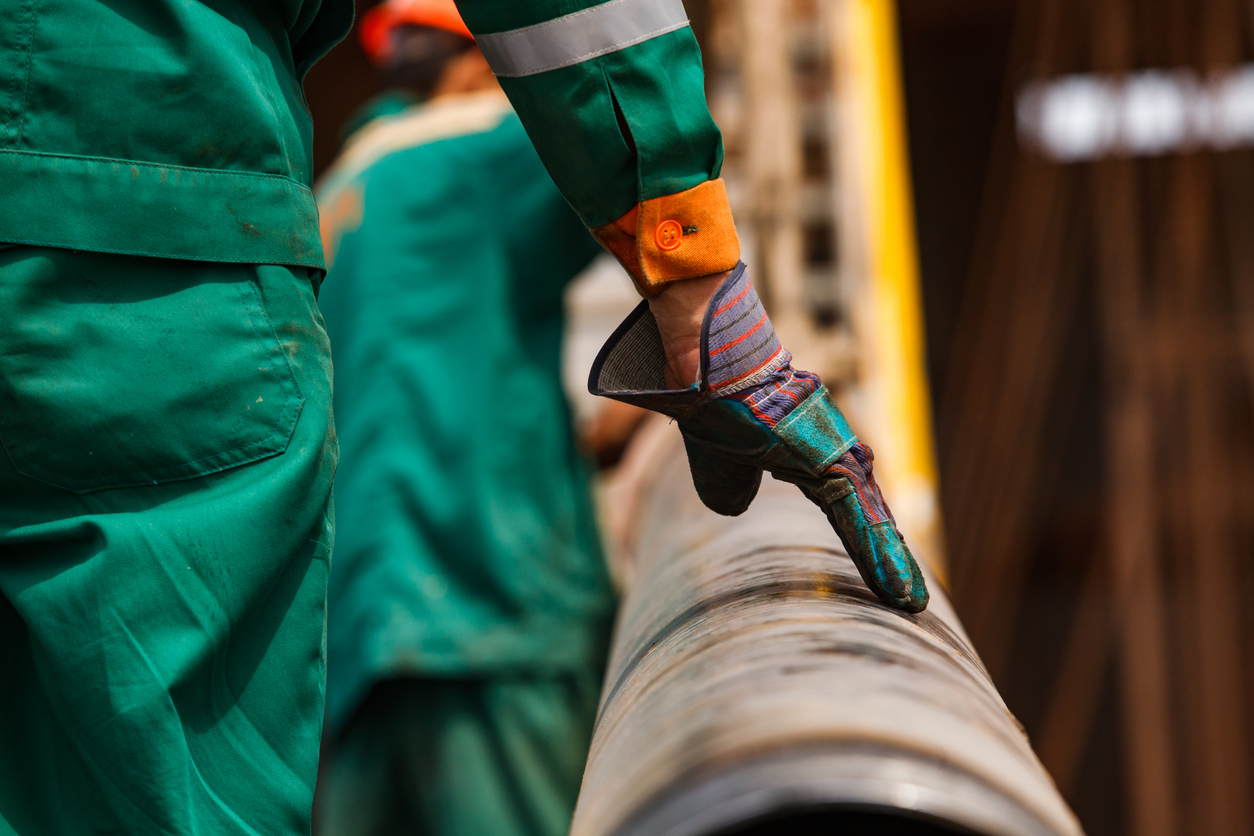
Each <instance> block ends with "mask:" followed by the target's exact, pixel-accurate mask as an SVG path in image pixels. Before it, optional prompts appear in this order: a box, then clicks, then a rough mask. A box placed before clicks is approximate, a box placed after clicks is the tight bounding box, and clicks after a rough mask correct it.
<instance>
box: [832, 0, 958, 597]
mask: <svg viewBox="0 0 1254 836" xmlns="http://www.w3.org/2000/svg"><path fill="white" fill-rule="evenodd" d="M836 8H837V10H838V12H837V13H838V14H841V15H842V19H841V20H839V21H838V24H839V25H838V29H837V31H838V32H839V33H840V36H839V37H840V42H838V43H837V45H836V46H837V49H838V51H841V52H843V55H841V56H839V57H840V58H841V61H840V65H841V67H842V70H843V72H844V73H845V74H846V77H845V78H844V79H842V81H843V85H842V86H843V89H844V90H845V91H846V95H845V97H844V104H845V106H846V107H850V108H851V109H852V112H850V113H849V114H848V117H849V118H847V119H846V120H845V122H844V124H845V126H846V131H847V132H849V131H852V132H853V133H854V134H855V135H854V136H848V135H847V134H846V136H843V137H841V139H843V140H846V141H850V142H853V143H854V148H855V149H856V153H855V154H854V155H853V158H852V162H851V166H856V169H857V170H856V171H853V172H848V173H849V174H852V175H854V176H853V177H851V178H849V180H851V181H852V182H846V184H844V185H845V187H852V188H855V189H857V190H858V192H859V200H858V201H856V202H855V203H854V204H853V205H855V206H859V208H860V212H859V215H860V218H859V219H858V221H857V222H858V223H860V224H861V225H862V231H863V242H862V245H863V249H864V259H865V266H864V269H865V271H866V276H865V283H864V284H863V285H862V287H863V289H864V292H865V294H866V298H865V299H863V300H862V304H863V305H864V308H863V311H864V328H865V331H866V334H865V336H864V337H863V338H862V339H861V340H860V343H861V344H862V345H863V346H864V348H865V354H866V355H867V356H866V358H865V361H866V362H865V365H866V368H867V371H868V375H867V378H868V380H867V387H866V390H867V392H866V394H867V401H868V404H867V405H868V407H870V408H869V410H868V418H870V419H871V421H870V422H869V425H868V427H867V428H868V429H870V430H872V432H871V436H872V438H873V439H874V445H875V447H876V449H877V450H879V451H881V452H880V454H879V456H878V457H877V460H876V475H877V477H878V478H879V480H880V483H881V485H882V486H883V488H884V490H885V493H886V494H887V495H888V499H889V502H890V504H891V505H892V506H893V509H894V512H895V513H896V515H897V516H898V518H899V522H900V524H901V526H902V528H903V530H904V533H906V535H907V537H908V538H909V539H910V540H911V542H912V543H913V544H915V550H916V551H918V552H920V553H921V554H920V556H921V557H923V558H925V559H927V560H928V562H929V563H930V564H931V565H932V566H933V568H935V569H936V570H937V572H938V574H940V575H941V577H942V578H943V577H944V574H945V573H944V568H945V561H944V558H943V546H942V542H943V541H942V537H941V526H940V512H939V506H938V502H937V471H936V452H935V445H934V442H933V437H932V417H931V416H932V412H931V395H930V391H929V386H928V380H927V371H926V365H925V346H924V325H923V311H922V299H921V290H920V279H919V262H918V247H917V243H916V240H915V230H914V195H913V191H912V189H911V183H910V164H909V154H908V151H907V144H906V124H905V103H904V97H903V92H902V80H901V60H900V53H899V47H898V35H897V13H896V4H895V2H894V0H841V2H839V3H838V4H837V5H836ZM847 159H851V158H849V157H847ZM846 205H847V206H849V205H850V204H849V203H846Z"/></svg>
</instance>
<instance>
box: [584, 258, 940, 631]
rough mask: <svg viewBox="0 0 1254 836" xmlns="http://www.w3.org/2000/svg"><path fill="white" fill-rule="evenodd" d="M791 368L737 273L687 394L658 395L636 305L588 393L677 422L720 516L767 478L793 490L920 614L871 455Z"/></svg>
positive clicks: (744, 502)
mask: <svg viewBox="0 0 1254 836" xmlns="http://www.w3.org/2000/svg"><path fill="white" fill-rule="evenodd" d="M791 361H792V355H790V354H789V353H788V352H787V351H785V350H784V348H783V346H781V345H780V343H779V339H778V338H777V337H776V336H775V331H774V329H773V328H772V327H771V322H770V320H769V319H768V318H767V315H766V311H765V310H764V309H763V307H762V302H761V301H760V300H759V299H758V295H757V293H756V292H755V291H754V289H753V284H752V283H751V282H750V281H749V277H748V275H747V273H746V270H745V265H744V264H743V263H741V264H738V265H737V266H736V268H735V270H733V271H732V273H731V275H730V276H729V277H728V278H727V279H726V280H725V281H724V282H723V284H722V285H721V286H720V287H719V289H718V290H717V291H716V292H715V294H714V298H713V299H711V300H710V304H709V307H708V308H707V309H706V313H705V318H704V321H703V323H702V326H701V372H700V379H699V380H698V381H697V382H696V383H695V384H693V385H692V386H691V387H689V388H687V389H667V388H666V383H665V381H664V377H663V374H664V369H665V366H666V355H665V352H664V351H663V347H662V338H661V335H660V333H659V332H658V327H657V323H656V321H655V320H654V319H653V314H652V313H651V312H650V311H649V305H648V302H642V303H641V304H640V306H639V307H637V308H636V309H635V310H634V311H633V312H632V313H631V315H630V316H628V317H627V319H626V320H625V321H624V322H623V323H622V324H621V325H620V326H619V327H618V329H617V330H616V331H615V332H614V334H613V335H612V336H611V337H610V339H609V341H608V342H606V344H605V346H604V347H603V348H602V349H601V352H600V354H599V355H598V356H597V359H596V362H595V363H594V364H593V366H592V374H591V377H590V379H589V382H588V388H589V390H591V392H592V393H593V394H596V395H602V396H605V397H608V398H613V399H615V400H619V401H624V402H626V403H630V404H635V405H637V406H642V407H645V408H646V409H652V410H654V411H657V412H661V413H663V414H665V415H669V416H671V417H672V418H674V419H676V421H677V422H678V424H679V429H680V432H682V433H683V437H684V445H685V447H686V449H687V452H688V466H689V469H690V470H691V471H692V481H693V484H694V485H695V486H696V489H697V494H698V495H699V496H700V497H701V501H702V502H704V503H705V504H706V506H707V507H708V508H710V510H712V511H715V512H716V513H719V514H723V515H725V516H732V517H734V516H736V515H738V514H741V513H743V512H744V511H745V509H746V508H748V507H749V503H751V502H752V501H753V498H754V496H756V495H757V492H758V487H759V485H761V483H762V472H763V471H770V472H771V474H772V475H773V476H774V477H775V478H776V479H781V480H783V481H785V482H792V483H793V484H795V485H796V486H797V487H799V488H800V489H801V492H802V493H803V494H805V495H806V497H807V498H809V500H810V501H811V502H813V503H814V504H815V505H817V506H819V508H821V509H822V510H823V513H824V514H826V515H827V519H828V520H829V521H830V522H831V524H832V528H834V529H835V530H836V534H837V535H838V536H839V537H840V540H841V542H842V543H844V544H845V550H846V551H847V552H848V553H849V556H850V557H851V558H853V562H854V564H855V565H856V566H857V567H858V571H859V572H860V573H861V574H862V579H863V580H864V581H865V582H866V585H867V586H868V587H870V589H871V591H872V592H874V593H875V594H876V595H877V596H878V597H879V599H880V600H881V601H883V602H884V603H885V604H887V605H889V606H891V607H896V608H898V609H901V610H905V611H906V612H922V611H923V609H924V608H925V607H927V602H928V592H927V586H926V585H925V584H924V581H923V575H922V573H921V572H920V571H919V567H918V564H917V563H915V560H914V557H913V556H911V554H910V550H909V549H908V548H906V544H905V541H904V540H903V539H902V536H901V532H899V531H898V530H897V524H896V522H895V521H894V520H893V516H892V513H891V512H890V511H889V510H888V506H887V504H886V503H885V502H884V497H883V495H882V494H881V493H880V489H879V487H878V486H877V485H876V484H875V479H874V477H873V476H872V473H871V463H872V460H873V456H872V454H871V449H870V448H869V447H867V446H866V445H865V444H862V443H861V442H859V441H858V439H857V437H856V436H855V435H854V434H853V432H852V431H851V430H850V429H849V425H848V423H846V421H845V417H844V416H843V415H842V414H841V412H840V410H839V409H837V407H836V404H834V403H833V402H832V398H831V395H830V394H829V392H828V391H827V387H825V386H824V385H823V384H822V383H821V382H820V381H819V379H818V377H817V376H816V375H813V374H810V373H809V372H803V371H799V370H795V369H793V368H792V363H791Z"/></svg>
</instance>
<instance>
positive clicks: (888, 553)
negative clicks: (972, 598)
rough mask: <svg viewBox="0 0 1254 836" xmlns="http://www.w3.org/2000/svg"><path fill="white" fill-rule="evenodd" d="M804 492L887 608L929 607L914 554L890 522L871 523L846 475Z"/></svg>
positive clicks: (905, 609) (920, 610)
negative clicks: (830, 526) (829, 524)
mask: <svg viewBox="0 0 1254 836" xmlns="http://www.w3.org/2000/svg"><path fill="white" fill-rule="evenodd" d="M803 491H804V492H805V494H806V496H808V497H809V498H810V500H811V501H812V502H814V503H815V504H816V505H818V506H819V507H820V508H822V509H823V512H824V513H825V514H826V515H827V518H828V520H829V521H830V522H831V524H832V528H834V529H835V530H836V534H837V536H839V537H840V541H841V542H842V543H844V544H845V549H846V551H848V552H849V556H850V557H851V558H852V559H853V562H854V565H855V566H857V567H858V572H859V573H860V574H861V575H862V580H863V581H865V582H866V585H867V586H868V587H870V589H871V591H872V592H874V593H875V595H876V596H877V597H878V598H879V599H880V600H881V601H883V602H884V603H885V604H887V605H888V606H890V607H895V608H896V609H899V610H904V611H906V612H912V613H917V612H923V610H924V609H926V608H927V603H928V598H929V596H928V591H927V584H926V583H925V582H924V580H923V573H922V572H921V571H919V565H918V563H916V562H915V560H914V556H913V555H911V554H910V550H909V549H908V548H906V544H905V541H904V540H902V538H901V535H900V534H899V533H898V531H897V528H896V526H894V525H893V524H892V523H891V522H874V523H873V522H872V521H871V520H870V519H869V518H868V516H867V513H866V511H865V509H864V508H863V507H862V504H861V503H860V502H859V500H858V495H857V492H856V491H854V490H853V486H852V485H851V484H850V483H849V480H848V479H845V478H843V477H837V478H834V479H827V480H824V482H823V483H822V484H821V485H820V486H817V487H815V488H803Z"/></svg>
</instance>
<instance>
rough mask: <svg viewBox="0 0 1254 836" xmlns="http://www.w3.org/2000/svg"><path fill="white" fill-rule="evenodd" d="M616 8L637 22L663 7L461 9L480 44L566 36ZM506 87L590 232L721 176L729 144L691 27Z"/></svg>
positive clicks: (469, 1) (502, 0)
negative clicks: (639, 15)
mask: <svg viewBox="0 0 1254 836" xmlns="http://www.w3.org/2000/svg"><path fill="white" fill-rule="evenodd" d="M678 2H679V0H674V5H676V6H677V5H678ZM615 3H621V4H624V5H620V6H618V10H619V11H622V10H626V11H628V12H630V11H631V10H632V9H633V8H635V7H643V6H645V5H652V6H658V5H661V4H664V3H665V0H661V3H659V0H647V2H640V0H610V2H609V3H602V2H597V0H457V5H458V8H459V9H460V10H461V13H462V17H463V18H464V19H465V21H466V24H467V26H469V27H470V30H471V31H472V32H474V33H475V35H476V37H479V38H480V39H481V40H483V39H482V36H485V35H497V34H500V33H505V34H513V33H514V32H515V31H517V30H524V29H526V28H528V27H537V26H545V25H550V28H549V31H550V32H560V31H561V30H560V27H561V25H562V20H561V19H563V18H565V16H567V15H575V16H576V17H577V18H578V17H579V16H578V14H577V13H579V12H584V11H587V10H595V9H597V7H602V6H610V5H613V4H615ZM680 11H681V12H682V8H680ZM589 17H592V16H589ZM602 17H603V16H602ZM552 24H556V26H553V25H552ZM600 34H601V35H604V34H606V33H605V32H601V33H600ZM485 54H487V50H486V49H485ZM489 60H491V56H490V55H489ZM495 68H496V66H495V65H494V69H495ZM500 75H502V74H501V72H500V71H499V70H498V76H500ZM500 81H501V86H502V87H503V88H504V89H505V93H506V94H507V95H508V96H509V98H510V101H511V102H512V103H513V105H514V108H515V110H517V112H518V115H519V116H520V117H521V119H522V122H523V125H524V126H525V127H526V129H527V133H528V135H529V136H530V137H531V141H532V143H533V144H534V145H535V147H536V150H537V151H538V152H539V154H540V158H541V160H543V162H544V165H545V167H546V168H547V169H548V171H549V174H550V175H551V176H552V177H553V181H554V182H555V183H556V184H557V186H558V188H559V189H560V190H561V192H562V194H563V195H565V197H566V199H567V200H568V201H569V202H570V204H571V205H572V206H573V207H574V208H575V211H576V212H578V213H579V216H580V218H581V219H582V220H583V222H584V223H585V224H586V225H587V226H588V227H590V228H596V227H600V226H604V225H605V224H608V223H610V222H611V221H614V220H616V219H618V218H619V217H621V216H622V215H624V214H625V213H626V212H628V211H629V210H630V209H631V208H632V207H633V206H635V205H636V204H637V203H639V202H641V201H645V200H650V199H653V198H657V197H665V196H667V195H672V194H676V193H678V192H682V191H685V190H687V189H690V188H693V187H694V186H697V185H700V184H701V183H703V182H705V181H707V180H710V179H713V178H716V177H718V175H719V170H720V168H721V167H722V162H723V143H722V136H721V134H720V133H719V130H718V126H717V125H715V124H714V120H713V119H712V118H711V117H710V112H709V108H708V107H707V105H706V101H705V91H704V74H703V71H702V68H701V52H700V49H699V48H698V47H697V41H696V38H694V37H693V34H692V29H691V28H690V27H688V26H686V25H683V26H681V27H680V28H676V29H674V30H673V31H668V32H665V33H664V34H660V35H657V36H651V37H648V38H647V39H645V40H641V41H640V42H638V43H633V44H632V45H629V46H625V47H621V48H614V49H613V50H612V51H608V52H606V53H604V54H597V55H595V57H592V58H589V59H587V60H582V61H579V62H578V63H572V64H568V65H564V66H560V67H557V68H555V69H549V70H544V71H540V72H531V73H528V74H525V75H521V76H515V77H501V78H500Z"/></svg>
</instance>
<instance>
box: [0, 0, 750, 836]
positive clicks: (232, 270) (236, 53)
mask: <svg viewBox="0 0 1254 836" xmlns="http://www.w3.org/2000/svg"><path fill="white" fill-rule="evenodd" d="M459 5H460V6H461V8H462V11H463V14H464V16H465V18H466V21H467V23H468V24H469V25H470V27H471V29H472V30H473V31H475V32H476V33H508V32H509V31H512V30H516V29H519V28H522V30H523V31H524V32H530V33H533V34H534V33H536V32H539V33H541V34H542V35H543V34H544V33H548V34H549V35H555V36H556V38H557V41H558V42H561V41H562V40H563V39H569V38H570V37H574V36H573V35H570V34H569V33H567V32H566V30H565V29H563V27H567V26H568V24H567V23H563V22H562V21H569V20H575V21H582V22H584V23H589V24H593V27H592V30H589V31H590V32H591V35H592V36H594V41H593V42H594V43H595V44H596V45H597V46H596V48H595V49H593V50H591V51H585V52H584V53H580V54H578V55H576V56H575V58H576V59H577V60H574V62H573V63H571V59H570V57H569V56H567V57H566V58H562V59H560V60H558V61H557V62H556V63H552V66H551V67H546V66H543V65H540V66H537V65H534V64H533V65H531V66H530V67H529V68H528V67H526V66H524V67H523V68H522V69H523V71H524V74H522V75H517V76H511V77H509V78H505V79H503V85H504V86H505V88H506V92H507V93H508V94H509V95H510V97H511V99H512V100H513V102H514V105H515V107H516V109H517V110H518V113H519V115H520V117H521V119H522V122H523V124H524V126H525V127H526V128H527V131H528V133H529V134H530V136H531V138H532V140H533V142H535V144H536V146H537V149H538V150H539V152H540V157H541V159H542V160H544V162H545V165H546V167H547V168H548V169H549V171H550V173H551V174H552V175H553V178H554V180H555V182H556V183H557V184H558V186H559V188H560V189H561V190H562V192H563V194H564V195H565V196H566V198H567V199H568V200H569V201H570V202H571V205H572V206H573V207H574V208H575V210H576V211H577V212H578V213H579V215H580V217H581V218H582V219H583V220H584V222H585V223H587V224H589V225H592V226H596V225H598V224H599V225H603V226H604V225H606V224H608V223H609V222H611V221H614V219H615V218H618V219H619V220H621V219H622V213H629V212H630V211H631V209H632V206H633V204H635V203H636V202H638V201H649V200H656V199H660V198H663V197H666V196H668V195H671V194H673V193H675V192H679V191H681V190H684V189H689V190H691V189H692V188H693V187H694V185H699V184H702V183H704V182H706V181H708V180H709V179H710V178H712V177H716V176H717V173H718V167H719V162H720V159H721V150H720V146H719V140H718V133H717V129H716V128H714V126H713V123H712V122H711V121H710V119H709V115H708V113H707V112H706V108H705V103H704V99H703V96H702V91H701V71H700V58H699V55H698V53H697V49H696V43H695V40H693V38H692V35H691V32H690V31H689V30H688V29H687V28H684V27H683V26H682V25H678V24H666V25H665V26H653V27H648V26H646V27H645V29H646V31H643V32H642V31H639V27H637V28H636V29H632V26H631V23H632V20H633V18H632V15H635V16H636V17H635V18H634V19H635V21H636V22H637V23H639V22H641V21H643V22H646V23H647V22H648V21H649V20H650V19H651V18H650V16H651V15H653V16H656V15H657V14H658V10H659V8H661V11H662V12H663V13H664V14H663V17H667V16H669V18H673V17H674V15H675V8H676V7H678V8H679V10H680V12H682V7H681V6H679V4H678V0H612V2H609V3H604V4H600V3H596V2H590V0H530V1H529V2H521V0H464V2H462V3H460V4H459ZM602 6H604V8H605V9H611V11H615V12H616V13H618V12H623V13H626V15H627V17H626V18H614V17H613V16H610V17H607V16H606V15H605V14H603V13H602V11H603V9H602ZM662 7H665V8H662ZM582 9H591V13H590V14H587V15H575V16H574V17H572V18H566V17H564V16H566V15H569V14H571V13H574V12H579V11H580V10H582ZM351 16H352V4H351V3H350V2H348V0H321V2H319V0H268V2H246V0H203V2H188V0H13V2H12V3H10V4H9V8H6V12H5V14H4V15H0V184H2V187H0V244H8V245H11V246H8V247H7V248H4V249H0V294H2V295H3V296H4V302H5V303H6V307H5V316H4V317H3V318H2V319H0V443H2V444H3V447H4V453H5V455H4V456H3V457H2V458H0V833H2V832H16V833H19V834H22V836H31V834H39V836H43V834H73V836H79V834H85V833H126V834H149V833H152V834H158V833H159V834H170V833H178V834H191V833H214V834H218V833H250V834H251V833H255V834H265V836H275V835H276V834H277V835H278V836H282V834H301V833H307V832H308V828H309V810H310V804H311V799H312V793H313V783H314V776H315V769H316V757H317V747H318V739H319V733H320V726H321V716H322V702H323V684H322V678H323V672H322V665H323V658H324V653H323V625H324V617H323V602H324V600H325V584H326V576H327V555H328V552H329V549H330V545H331V523H330V514H329V506H328V497H329V494H330V483H331V476H332V473H333V471H334V467H335V456H336V452H335V448H336V445H335V438H334V431H333V429H332V423H331V418H330V407H331V404H330V399H331V395H330V384H329V381H330V367H329V354H328V344H327V340H326V336H325V332H324V331H323V328H322V324H321V319H320V315H319V313H318V311H317V308H316V305H315V302H314V294H315V291H316V290H317V287H318V282H319V279H320V277H321V275H322V271H323V270H324V269H325V265H324V261H323V255H322V248H321V244H320V240H319V232H318V218H317V209H316V204H315V201H314V198H313V194H312V192H311V190H310V187H309V184H310V178H311V162H310V161H311V158H312V149H311V129H312V126H311V120H310V118H309V113H308V110H307V108H306V106H305V102H304V96H303V94H302V91H301V86H300V85H301V79H302V78H303V76H304V73H305V71H306V70H307V69H308V68H309V66H310V65H311V64H312V63H313V62H314V61H315V60H317V58H318V57H319V56H320V55H322V54H324V53H325V52H326V50H327V49H329V48H330V46H331V45H333V44H334V43H335V42H336V41H337V40H338V39H340V38H341V37H343V35H344V34H345V32H346V31H347V30H348V27H349V25H350V22H351ZM549 20H556V21H558V24H557V28H556V29H554V28H553V27H548V28H545V27H540V28H539V29H537V28H535V27H534V26H533V25H534V24H543V23H544V22H545V21H549ZM624 21H626V22H625V23H624ZM672 26H674V27H675V28H668V27H672ZM597 27H600V28H599V29H597ZM624 27H625V28H624ZM620 30H621V31H623V32H626V31H627V30H631V32H630V33H629V35H625V36H623V37H621V38H616V36H615V34H614V33H615V32H616V31H620ZM588 34H589V32H584V33H583V34H582V35H579V36H578V37H584V36H587V35H588ZM607 39H608V40H607ZM571 42H572V43H573V41H571ZM514 43H516V41H511V39H510V37H508V36H504V37H503V39H500V43H496V44H495V52H493V56H495V58H494V59H493V60H496V61H499V60H500V59H501V56H502V55H504V56H505V58H506V59H509V57H510V55H515V57H517V54H521V53H517V52H516V51H515V53H511V49H512V46H511V44H514ZM549 46H550V47H551V46H552V43H550V44H549ZM536 54H544V50H543V49H542V50H540V52H539V53H536ZM490 57H491V56H490ZM563 62H565V63H563ZM515 63H516V64H517V63H518V62H517V61H516V62H515ZM524 63H525V62H524ZM515 69H517V67H515ZM503 72H505V73H509V72H512V70H509V68H508V67H507V68H506V69H505V70H503ZM642 217H644V214H642ZM708 229H709V227H703V228H702V232H701V233H700V235H699V236H698V238H697V239H694V240H697V241H700V240H704V239H705V238H706V237H708ZM602 240H603V241H606V240H610V239H608V238H606V237H604V236H602ZM613 240H614V241H617V242H618V243H619V244H620V245H621V235H620V236H619V237H618V238H614V239H613ZM643 240H644V239H643V238H642V239H641V241H642V242H643ZM711 240H713V239H711ZM720 240H721V239H720ZM641 247H642V249H643V248H644V244H643V243H642V244H641ZM688 249H689V250H692V249H693V248H692V247H689V248H688ZM655 255H656V254H649V257H650V258H653V257H654V256H655ZM736 256H738V252H734V253H728V254H727V258H725V259H723V260H730V261H731V262H734V261H735V258H736ZM620 257H621V256H620ZM643 258H644V257H643V256H642V259H643ZM655 261H656V259H654V261H649V262H648V263H649V264H650V265H652V266H655V264H654V262H655ZM642 263H644V262H643V261H642ZM708 266H709V265H708V264H703V265H702V269H704V271H705V272H714V271H712V270H709V269H705V268H706V267H708ZM728 267H730V264H728ZM650 269H652V267H650ZM685 269H686V268H685ZM722 269H727V268H722ZM664 272H665V271H664ZM643 275H644V276H645V278H646V279H647V278H648V276H649V275H651V274H649V272H648V270H645V271H644V273H643ZM665 275H666V277H670V278H675V277H677V274H675V272H674V271H673V270H672V271H669V272H665ZM690 275H697V273H695V272H694V273H690ZM680 277H681V276H680ZM452 359H453V360H455V358H452ZM452 370H455V362H451V363H450V365H449V366H446V367H444V368H440V369H433V370H431V374H432V379H433V381H434V380H439V381H446V380H449V379H450V377H449V375H450V372H451V371H452ZM466 385H471V386H484V387H490V386H491V385H492V381H470V382H467V383H466Z"/></svg>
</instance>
